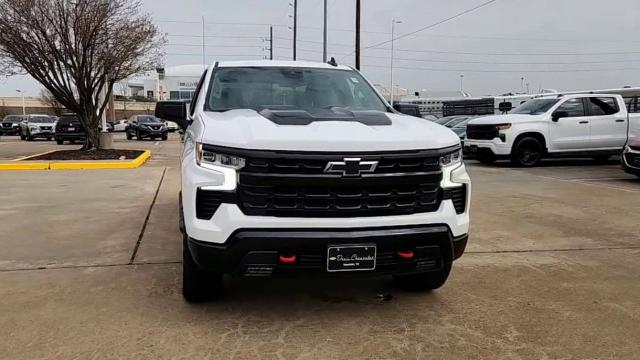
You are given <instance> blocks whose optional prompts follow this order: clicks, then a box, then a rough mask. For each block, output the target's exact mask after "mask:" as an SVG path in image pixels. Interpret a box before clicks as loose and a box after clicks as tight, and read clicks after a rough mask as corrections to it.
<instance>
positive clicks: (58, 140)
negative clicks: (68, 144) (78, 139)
mask: <svg viewBox="0 0 640 360" xmlns="http://www.w3.org/2000/svg"><path fill="white" fill-rule="evenodd" d="M72 143H73V142H72ZM56 144H58V145H62V144H64V140H62V139H56Z"/></svg>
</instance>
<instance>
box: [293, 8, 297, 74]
mask: <svg viewBox="0 0 640 360" xmlns="http://www.w3.org/2000/svg"><path fill="white" fill-rule="evenodd" d="M297 47H298V0H293V61H296V58H297V56H298V55H297V53H298V51H297Z"/></svg>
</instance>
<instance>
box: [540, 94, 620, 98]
mask: <svg viewBox="0 0 640 360" xmlns="http://www.w3.org/2000/svg"><path fill="white" fill-rule="evenodd" d="M594 96H596V97H601V96H604V97H606V96H609V97H611V96H620V95H619V94H606V93H602V94H600V93H598V94H596V93H594V94H566V95H565V94H556V95H545V96H539V97H536V99H558V98H562V99H573V98H583V97H594Z"/></svg>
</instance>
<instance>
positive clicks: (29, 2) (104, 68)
mask: <svg viewBox="0 0 640 360" xmlns="http://www.w3.org/2000/svg"><path fill="white" fill-rule="evenodd" d="M0 9H2V10H1V11H0V70H2V69H4V71H5V72H11V71H21V70H23V71H24V72H26V73H28V74H30V75H31V76H32V77H33V78H35V79H36V80H37V81H39V82H40V83H41V84H42V85H43V86H44V87H45V88H46V89H47V90H49V91H50V92H51V94H52V95H53V96H54V97H55V98H56V99H57V100H58V101H59V102H60V103H61V104H62V105H63V106H64V107H66V108H67V109H69V110H70V111H72V112H74V113H76V114H78V116H79V117H80V120H81V121H82V123H83V125H84V127H85V129H86V130H87V141H86V142H85V146H84V149H91V148H92V147H94V148H98V149H99V148H100V137H99V134H98V126H99V122H100V119H101V117H102V114H103V112H104V111H105V107H106V106H107V103H108V99H109V96H110V95H111V92H112V91H113V84H114V83H116V82H118V81H120V80H123V79H125V78H127V77H129V76H131V75H134V74H137V73H141V72H143V71H147V70H150V69H153V68H155V67H156V66H157V65H158V64H159V63H160V59H161V57H162V53H161V48H162V45H163V44H164V42H165V39H164V37H163V36H162V35H161V34H160V32H159V30H158V28H157V27H156V26H155V25H154V24H153V23H152V21H151V18H150V17H149V15H148V14H144V13H142V12H141V3H140V1H139V0H0ZM2 64H4V68H3V67H2Z"/></svg>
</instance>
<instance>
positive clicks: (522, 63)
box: [363, 56, 640, 65]
mask: <svg viewBox="0 0 640 360" xmlns="http://www.w3.org/2000/svg"><path fill="white" fill-rule="evenodd" d="M363 57H364V58H369V59H385V60H386V59H389V58H391V57H390V56H363ZM394 59H395V60H403V61H418V62H434V63H456V64H484V65H492V64H495V65H575V64H610V63H634V62H638V63H640V60H605V61H553V62H526V61H513V62H509V61H464V60H435V59H415V58H398V57H395V56H394Z"/></svg>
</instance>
